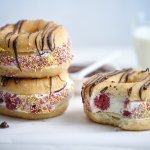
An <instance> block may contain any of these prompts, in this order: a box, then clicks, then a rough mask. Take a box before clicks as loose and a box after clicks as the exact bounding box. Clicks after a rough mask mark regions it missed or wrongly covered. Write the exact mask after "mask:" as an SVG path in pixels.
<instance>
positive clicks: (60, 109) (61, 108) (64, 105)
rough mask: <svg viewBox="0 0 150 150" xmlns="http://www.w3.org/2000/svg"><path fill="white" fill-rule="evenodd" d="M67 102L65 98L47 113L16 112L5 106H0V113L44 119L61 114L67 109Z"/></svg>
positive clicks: (24, 117)
mask: <svg viewBox="0 0 150 150" xmlns="http://www.w3.org/2000/svg"><path fill="white" fill-rule="evenodd" d="M68 104H69V101H68V100H66V101H65V102H63V103H62V104H61V105H58V106H57V107H56V108H55V109H54V110H53V111H51V112H49V113H38V114H36V113H26V112H17V111H14V110H9V109H7V108H5V107H0V114H3V115H7V116H12V117H18V118H23V119H31V120H36V119H46V118H51V117H56V116H58V115H61V114H63V113H64V112H65V110H66V109H67V107H68Z"/></svg>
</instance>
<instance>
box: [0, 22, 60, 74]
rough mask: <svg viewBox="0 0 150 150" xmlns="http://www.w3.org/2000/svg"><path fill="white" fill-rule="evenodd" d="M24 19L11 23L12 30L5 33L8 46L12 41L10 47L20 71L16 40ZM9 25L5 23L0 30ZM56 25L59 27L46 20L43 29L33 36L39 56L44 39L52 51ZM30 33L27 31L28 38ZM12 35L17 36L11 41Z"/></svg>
mask: <svg viewBox="0 0 150 150" xmlns="http://www.w3.org/2000/svg"><path fill="white" fill-rule="evenodd" d="M25 21H26V20H21V21H18V22H17V23H16V24H15V25H12V26H13V31H11V32H9V33H7V34H6V35H5V40H7V46H8V48H10V47H11V43H12V48H13V51H14V56H15V60H16V63H17V67H18V68H19V69H20V71H22V70H21V66H20V63H19V61H18V53H17V40H18V38H19V36H20V35H19V33H20V32H21V29H22V26H23V24H24V22H25ZM9 25H10V24H7V25H5V26H4V27H2V28H0V31H2V30H4V29H5V28H6V27H8V26H9ZM58 27H59V25H56V24H55V23H53V22H48V23H46V25H45V27H44V28H43V30H41V31H42V32H41V31H38V34H37V36H36V37H35V46H36V49H37V52H38V54H39V56H41V53H40V50H43V49H44V41H45V40H47V45H48V48H49V50H51V51H54V49H55V35H54V36H52V34H53V32H54V31H55V30H56V29H57V28H58ZM47 33H48V35H47ZM31 34H32V33H29V35H28V39H29V38H30V35H31ZM13 35H16V36H17V37H16V38H14V40H13V41H12V40H11V39H12V36H13ZM46 35H47V36H46ZM38 36H40V37H41V43H40V45H38ZM28 41H29V40H28ZM28 49H29V44H28Z"/></svg>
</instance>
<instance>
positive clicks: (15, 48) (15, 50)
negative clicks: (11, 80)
mask: <svg viewBox="0 0 150 150" xmlns="http://www.w3.org/2000/svg"><path fill="white" fill-rule="evenodd" d="M18 37H19V36H17V37H16V38H15V40H14V41H13V49H14V54H15V59H16V63H17V66H18V68H19V69H20V71H22V70H21V67H20V63H19V60H18V52H17V39H18Z"/></svg>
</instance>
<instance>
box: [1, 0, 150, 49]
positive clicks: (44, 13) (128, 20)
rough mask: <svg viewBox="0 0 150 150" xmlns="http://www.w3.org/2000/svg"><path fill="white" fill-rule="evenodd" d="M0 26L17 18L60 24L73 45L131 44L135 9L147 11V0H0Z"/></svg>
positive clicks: (121, 45)
mask: <svg viewBox="0 0 150 150" xmlns="http://www.w3.org/2000/svg"><path fill="white" fill-rule="evenodd" d="M0 6H1V7H0V26H1V25H5V24H6V23H11V22H16V21H18V20H19V19H46V20H53V21H56V22H57V23H60V24H63V25H64V26H65V27H66V29H67V30H68V31H69V33H70V37H71V39H72V43H73V47H89V46H90V47H93V46H94V47H100V46H101V47H123V46H126V47H128V46H131V45H132V39H131V33H132V29H133V28H132V27H133V25H134V22H135V19H136V15H137V13H138V12H141V11H142V12H145V13H146V14H150V9H149V8H150V7H149V6H150V1H149V0H0Z"/></svg>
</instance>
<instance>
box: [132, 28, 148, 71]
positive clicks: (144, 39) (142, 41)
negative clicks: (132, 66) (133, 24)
mask: <svg viewBox="0 0 150 150" xmlns="http://www.w3.org/2000/svg"><path fill="white" fill-rule="evenodd" d="M133 40H134V46H135V51H136V54H137V58H138V62H139V66H140V67H141V68H142V69H146V68H150V26H141V27H138V28H136V29H135V31H134V33H133Z"/></svg>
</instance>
